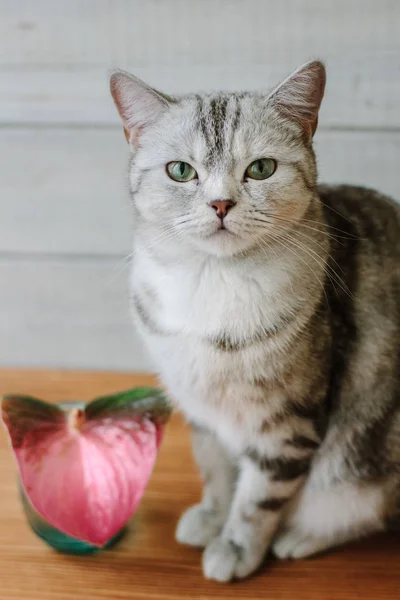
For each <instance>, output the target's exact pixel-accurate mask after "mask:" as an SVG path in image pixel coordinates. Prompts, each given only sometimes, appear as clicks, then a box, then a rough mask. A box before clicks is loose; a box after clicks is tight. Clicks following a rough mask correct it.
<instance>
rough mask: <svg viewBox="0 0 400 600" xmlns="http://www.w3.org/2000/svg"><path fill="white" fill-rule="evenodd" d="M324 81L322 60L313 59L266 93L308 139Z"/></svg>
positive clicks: (309, 138)
mask: <svg viewBox="0 0 400 600" xmlns="http://www.w3.org/2000/svg"><path fill="white" fill-rule="evenodd" d="M325 82H326V72H325V67H324V65H323V63H322V62H320V61H312V62H309V63H306V64H305V65H303V66H302V67H300V68H299V69H297V71H295V72H294V73H292V75H290V77H288V78H287V79H285V81H284V82H283V83H281V84H280V85H279V86H278V87H277V88H276V89H275V90H274V91H273V92H272V93H271V94H270V95H269V96H268V100H269V102H271V103H272V105H273V106H274V107H275V108H276V109H277V110H278V112H280V113H281V114H282V115H283V116H284V117H287V118H288V119H291V120H293V121H295V122H297V123H298V124H299V125H300V126H301V127H302V129H303V131H304V134H305V137H306V139H307V140H311V138H312V136H313V135H314V133H315V131H316V129H317V125H318V111H319V107H320V106H321V102H322V98H323V97H324V90H325Z"/></svg>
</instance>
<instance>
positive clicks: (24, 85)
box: [0, 0, 400, 370]
mask: <svg viewBox="0 0 400 600" xmlns="http://www.w3.org/2000/svg"><path fill="white" fill-rule="evenodd" d="M314 57H321V58H322V59H324V60H325V61H326V64H327V68H328V86H327V93H326V99H325V102H324V105H323V109H322V113H321V119H320V129H319V131H318V133H317V136H316V146H317V151H318V154H319V165H320V173H321V179H323V180H325V181H330V182H352V183H358V184H365V185H369V186H373V187H376V188H379V189H380V190H382V191H384V192H387V193H388V194H391V195H393V196H394V197H397V198H399V199H400V174H399V171H400V1H399V0H335V1H334V2H332V1H330V0H285V1H282V2H279V1H277V0H35V1H33V0H0V185H1V194H0V365H2V366H3V365H32V366H52V365H54V366H62V367H82V368H83V367H93V368H104V369H111V368H118V369H129V370H131V369H133V370H139V369H146V368H148V366H149V365H148V362H147V360H146V358H145V356H144V355H143V352H142V348H141V344H140V341H139V340H138V339H137V336H136V335H135V333H134V331H133V329H132V327H131V324H130V321H129V316H128V299H127V288H126V278H127V271H126V270H125V271H122V273H119V272H118V265H121V261H122V260H123V258H124V256H126V255H127V254H128V253H129V249H130V210H129V199H128V195H127V191H126V180H125V175H126V165H127V147H126V144H125V141H124V138H123V135H122V130H121V127H120V125H119V122H118V119H117V117H116V114H115V110H114V107H113V105H112V103H111V100H110V98H109V94H108V83H107V72H108V70H109V69H110V68H112V67H116V66H118V67H122V68H126V69H130V70H131V71H133V72H134V73H136V74H137V75H139V76H140V77H142V78H144V79H145V80H147V81H148V82H149V83H152V84H154V85H156V86H157V87H159V88H161V89H164V90H165V91H167V92H171V93H173V92H185V91H189V90H199V89H215V88H224V89H244V88H248V89H256V88H268V87H270V86H272V85H273V84H274V83H276V82H278V81H279V80H280V79H281V78H283V77H285V76H286V75H287V74H288V73H289V72H290V71H291V70H293V69H294V68H296V67H297V66H298V65H299V64H301V63H303V62H305V61H306V60H308V59H310V58H314Z"/></svg>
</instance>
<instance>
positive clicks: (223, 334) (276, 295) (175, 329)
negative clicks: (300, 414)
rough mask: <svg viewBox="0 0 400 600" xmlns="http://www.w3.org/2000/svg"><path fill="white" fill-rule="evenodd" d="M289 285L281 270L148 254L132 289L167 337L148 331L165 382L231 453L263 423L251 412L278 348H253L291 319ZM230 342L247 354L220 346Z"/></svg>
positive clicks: (188, 411)
mask: <svg viewBox="0 0 400 600" xmlns="http://www.w3.org/2000/svg"><path fill="white" fill-rule="evenodd" d="M286 281H287V276H286V275H285V273H282V271H281V270H280V269H279V268H278V267H277V268H276V270H274V267H273V265H272V266H271V267H270V268H269V270H268V273H267V272H266V269H265V267H264V269H262V268H259V269H257V268H255V269H254V268H253V269H252V270H251V276H250V275H249V273H247V272H246V269H244V268H238V267H237V266H235V265H233V264H228V265H226V264H225V265H222V264H218V262H217V261H211V260H204V261H194V262H193V263H191V264H190V265H188V264H187V263H184V262H182V263H179V262H177V264H176V265H173V264H172V265H169V266H165V265H163V264H160V263H159V262H157V261H154V260H153V259H152V258H151V257H149V256H148V255H146V254H145V253H143V254H142V255H141V256H140V259H138V260H136V262H135V266H134V269H133V272H132V289H133V292H134V293H135V294H138V295H139V296H140V297H141V302H142V303H144V304H145V309H146V310H147V311H149V312H150V313H151V316H152V320H153V321H154V323H156V328H157V330H158V331H159V333H154V331H153V332H152V331H151V330H148V329H147V328H146V327H143V328H142V332H143V335H144V339H145V342H146V345H147V348H148V350H149V352H150V355H151V357H152V359H153V361H154V364H155V366H156V368H157V370H158V372H159V374H160V376H161V379H162V381H163V382H164V383H165V384H166V385H167V387H168V390H169V392H170V394H171V395H172V397H173V398H174V399H175V401H177V402H178V404H179V405H180V408H181V409H182V410H183V412H184V413H185V414H186V416H187V417H188V418H189V419H190V420H193V421H195V422H197V423H198V424H200V425H205V426H208V427H212V428H213V429H215V430H216V431H217V432H218V434H219V435H220V437H221V438H225V437H226V438H229V440H230V445H232V444H233V443H234V440H235V436H232V428H233V429H234V430H235V429H237V434H238V436H237V438H236V442H237V444H238V446H240V445H241V438H243V439H245V438H246V437H247V436H248V435H249V434H251V432H252V430H253V428H254V427H255V422H256V421H257V422H258V423H259V421H258V420H257V415H256V414H255V413H256V412H257V411H253V412H251V411H250V413H249V411H248V410H246V409H245V407H246V403H247V402H249V401H250V402H251V401H254V402H256V400H257V394H258V393H260V392H259V391H257V390H256V389H255V387H254V385H253V383H252V382H253V380H254V379H256V378H257V377H258V376H259V375H261V374H262V376H263V377H265V376H266V374H267V373H268V367H267V366H266V365H267V364H268V360H269V358H270V355H271V354H272V353H273V351H274V348H275V345H276V341H275V340H273V339H272V340H271V341H270V342H268V341H265V340H263V342H262V343H257V342H254V343H252V342H251V340H253V339H254V340H256V339H257V336H258V335H260V332H265V331H268V330H273V329H274V327H275V326H276V323H277V321H278V320H279V316H280V315H282V314H283V313H285V312H286V313H287V312H290V310H291V308H292V307H291V306H290V302H288V300H287V299H286V301H285V302H282V299H281V289H282V287H283V286H284V285H285V284H286ZM226 338H229V340H231V341H232V340H233V341H235V342H237V343H238V344H239V345H241V344H243V347H242V348H241V349H240V350H239V351H228V350H226V351H222V350H221V349H219V348H218V340H221V339H226ZM249 340H250V343H247V342H248V341H249ZM227 403H229V407H228V406H227ZM227 420H229V423H228V422H227ZM225 430H226V431H225Z"/></svg>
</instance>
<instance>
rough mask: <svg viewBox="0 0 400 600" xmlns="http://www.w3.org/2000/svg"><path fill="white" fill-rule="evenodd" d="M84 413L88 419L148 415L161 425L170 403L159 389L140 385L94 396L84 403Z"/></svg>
mask: <svg viewBox="0 0 400 600" xmlns="http://www.w3.org/2000/svg"><path fill="white" fill-rule="evenodd" d="M85 414H86V418H87V419H88V420H89V419H105V418H116V417H117V418H118V417H121V418H129V417H139V418H141V417H143V416H148V417H149V418H151V419H152V420H153V421H154V420H156V421H157V423H158V424H160V425H161V424H162V423H165V422H166V421H167V420H168V418H169V416H170V414H171V405H170V404H169V402H168V400H167V397H166V395H165V394H164V393H163V392H162V391H161V390H158V389H157V388H153V387H140V388H132V389H130V390H125V391H123V392H118V393H116V394H112V395H110V396H103V397H101V398H96V399H95V400H93V401H92V402H89V404H87V405H86V408H85Z"/></svg>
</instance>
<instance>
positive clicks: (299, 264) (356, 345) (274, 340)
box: [111, 62, 400, 581]
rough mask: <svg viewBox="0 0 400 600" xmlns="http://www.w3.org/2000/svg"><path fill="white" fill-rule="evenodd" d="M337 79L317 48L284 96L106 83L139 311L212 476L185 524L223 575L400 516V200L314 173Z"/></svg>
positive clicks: (188, 536) (296, 554) (380, 526)
mask: <svg viewBox="0 0 400 600" xmlns="http://www.w3.org/2000/svg"><path fill="white" fill-rule="evenodd" d="M324 87H325V69H324V66H323V65H322V64H321V63H320V62H311V63H308V64H306V65H304V66H303V67H300V69H298V70H297V71H296V72H295V73H293V74H292V75H291V76H290V77H289V78H288V79H286V80H285V81H284V82H283V83H282V84H281V85H279V86H278V87H277V88H276V89H274V90H273V91H272V92H271V93H262V92H260V93H240V94H225V93H216V94H210V95H203V94H201V95H189V96H185V97H182V98H169V97H167V96H165V95H163V94H160V93H159V92H157V91H155V90H153V89H151V88H149V87H148V86H147V85H145V84H144V83H143V82H141V81H139V80H138V79H135V78H134V77H132V76H130V75H128V74H126V73H123V72H116V73H114V75H113V76H112V79H111V91H112V95H113V97H114V100H115V103H116V105H117V108H118V111H119V113H120V116H121V118H122V121H123V124H124V128H125V133H126V137H127V139H128V141H129V144H130V149H131V154H132V160H131V167H130V186H131V191H132V198H133V210H134V214H135V232H134V255H133V265H132V299H133V306H134V312H135V314H136V317H137V321H138V325H139V327H140V329H141V331H142V333H143V338H144V341H145V343H146V346H147V348H148V350H149V352H150V354H151V356H152V358H153V361H154V364H155V367H156V369H157V372H158V373H159V375H160V377H161V381H162V382H163V384H164V385H165V386H166V387H167V389H168V391H169V394H170V396H171V398H173V399H174V401H175V402H176V403H177V404H178V406H179V407H180V409H181V410H182V411H183V413H184V414H185V416H186V418H187V419H188V421H189V422H190V423H191V425H192V430H193V443H194V453H195V456H196V459H197V461H198V464H199V468H200V472H201V475H202V478H203V480H204V495H203V499H202V501H201V502H200V503H199V504H198V505H196V506H193V507H191V508H190V509H189V510H188V511H187V512H186V513H185V514H184V515H183V517H182V518H181V520H180V522H179V525H178V528H177V534H176V535H177V539H178V540H179V541H180V542H182V543H184V544H189V545H193V546H201V547H204V548H205V552H204V554H203V569H204V574H205V576H206V577H208V578H210V579H215V580H218V581H229V580H231V579H233V578H241V577H246V576H247V575H249V574H250V573H252V572H253V571H254V570H255V569H257V568H258V567H259V565H260V564H261V562H262V561H263V558H264V557H265V555H266V553H267V552H268V550H271V551H272V552H273V553H274V554H275V555H276V556H278V557H280V558H289V557H291V558H300V557H306V556H310V555H312V554H315V553H318V552H321V551H323V550H326V549H327V548H330V547H332V546H335V545H337V544H342V543H344V542H346V541H349V540H352V539H354V538H357V537H359V536H363V535H366V534H370V533H373V532H376V531H380V530H384V529H386V528H390V527H392V526H395V525H396V523H399V514H400V351H399V348H400V344H399V341H400V207H399V206H398V205H396V204H395V203H394V202H392V201H391V200H390V199H389V198H385V197H383V196H381V195H380V194H378V193H376V192H374V191H371V190H367V189H362V188H355V187H348V186H340V187H319V186H317V172H316V163H315V156H314V152H313V147H312V138H313V134H314V132H315V130H316V127H317V119H318V110H319V107H320V103H321V100H322V97H323V93H324ZM360 151H362V149H360Z"/></svg>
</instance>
